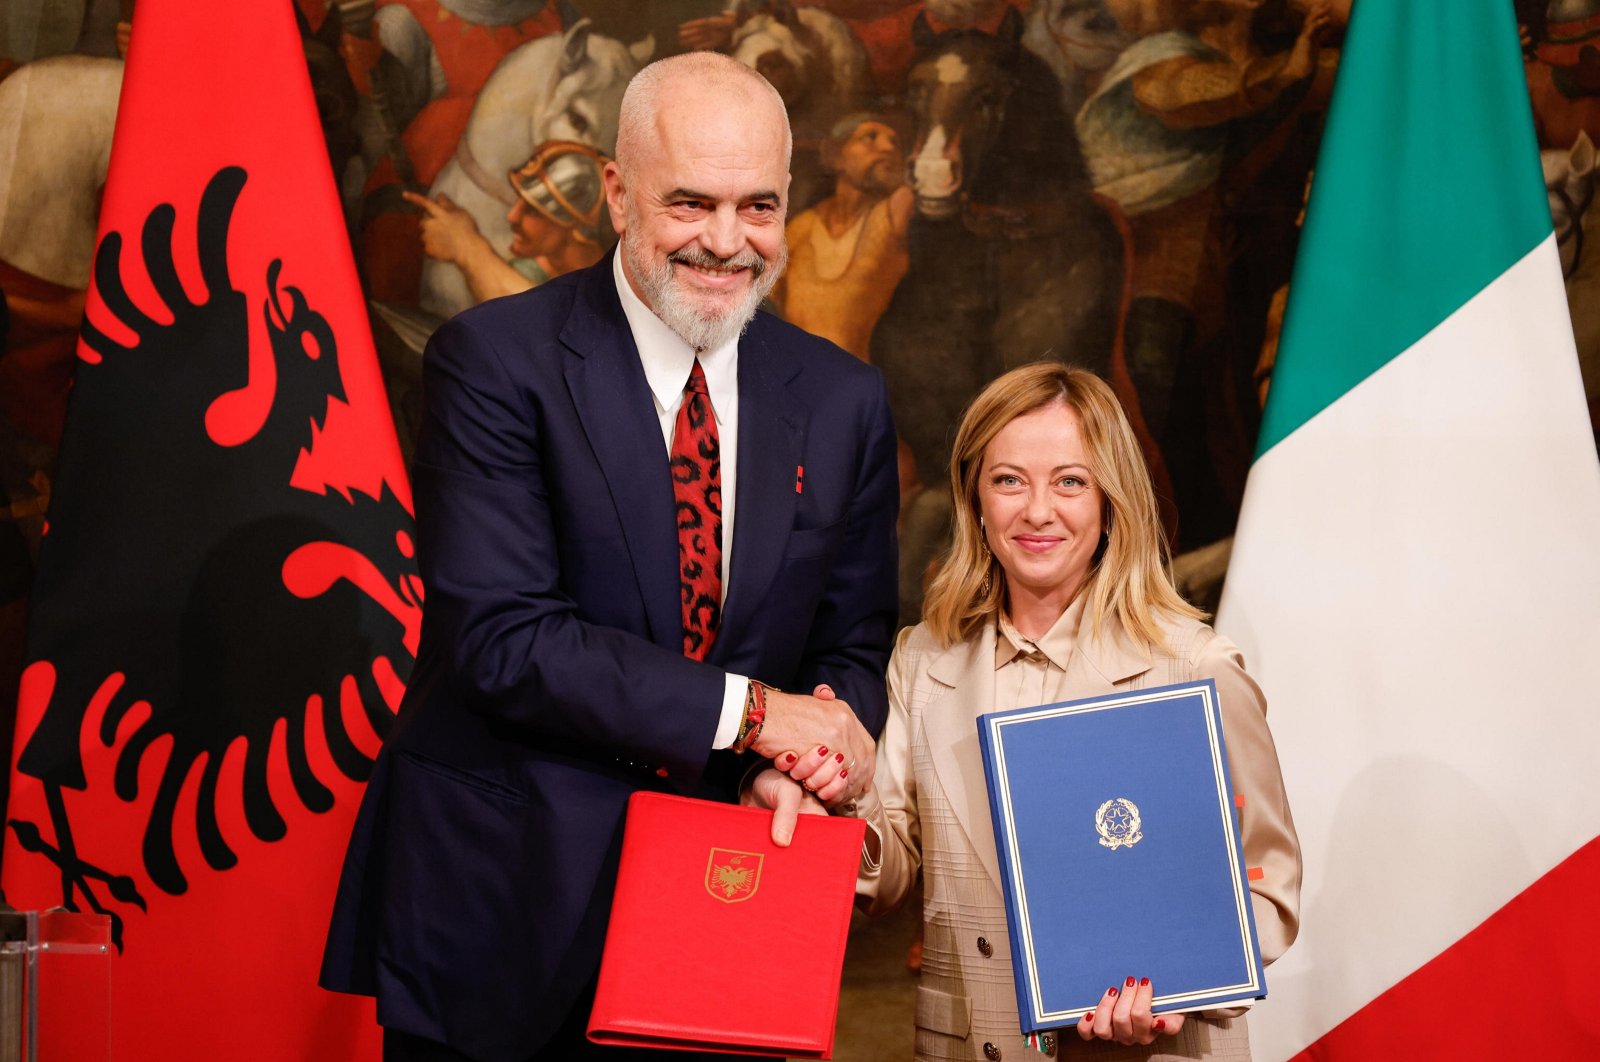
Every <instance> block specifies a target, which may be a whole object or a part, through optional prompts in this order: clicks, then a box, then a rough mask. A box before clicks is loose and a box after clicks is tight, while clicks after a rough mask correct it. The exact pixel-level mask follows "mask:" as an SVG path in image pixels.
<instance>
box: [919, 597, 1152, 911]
mask: <svg viewBox="0 0 1600 1062" xmlns="http://www.w3.org/2000/svg"><path fill="white" fill-rule="evenodd" d="M995 638H996V633H995V627H994V624H993V623H992V622H991V623H988V624H985V625H984V627H983V629H982V630H981V631H980V633H979V634H978V636H977V637H976V638H971V639H968V640H967V641H965V642H962V643H959V644H957V645H954V646H951V647H950V648H949V649H946V650H944V651H943V652H941V653H940V654H938V655H937V656H935V657H934V658H933V659H932V660H931V661H930V662H929V664H928V677H929V678H930V679H931V680H932V681H933V682H934V683H935V689H934V692H933V694H932V698H931V699H930V700H929V703H928V705H927V706H926V707H925V708H924V709H923V726H924V728H925V729H926V732H927V735H928V749H929V753H930V756H931V758H932V760H933V770H934V774H935V775H936V776H937V777H938V779H939V786H940V788H941V789H943V790H944V794H945V798H946V799H947V800H948V801H949V802H950V810H951V812H952V813H953V814H954V815H955V817H956V821H957V822H959V823H960V824H961V829H962V830H963V831H964V832H965V833H966V835H967V840H968V842H969V843H970V844H971V845H972V850H973V851H974V852H975V853H977V856H978V861H979V862H981V863H982V864H983V869H984V870H985V871H986V872H987V873H988V875H989V879H990V880H991V881H993V882H994V886H995V888H996V889H999V888H1001V878H1000V857H999V853H998V850H997V849H996V847H995V840H994V817H993V813H992V812H991V810H990V808H989V787H988V782H987V781H986V776H985V774H984V770H983V752H982V750H981V749H980V748H979V745H978V724H977V718H978V716H979V715H981V714H983V713H985V712H991V711H994V710H995V705H994V652H995V648H994V647H995ZM1149 669H1150V658H1149V657H1148V656H1147V655H1145V654H1144V653H1142V652H1140V651H1139V650H1138V649H1137V648H1136V647H1135V646H1134V645H1133V644H1132V642H1130V641H1129V640H1128V638H1127V636H1126V635H1125V634H1124V633H1123V631H1122V627H1121V625H1120V624H1118V623H1116V622H1115V621H1108V622H1107V624H1106V627H1105V629H1104V631H1102V634H1101V637H1099V638H1096V637H1094V636H1093V633H1092V631H1091V630H1090V623H1089V621H1088V620H1087V619H1086V620H1085V621H1084V623H1083V630H1082V631H1081V632H1080V636H1079V639H1078V642H1077V645H1076V646H1075V647H1074V649H1073V652H1072V656H1071V658H1070V659H1069V660H1068V661H1067V673H1066V681H1065V682H1064V683H1063V685H1062V688H1063V689H1064V690H1066V691H1067V693H1066V697H1065V698H1064V699H1067V700H1081V699H1083V698H1086V697H1098V696H1102V695H1104V694H1108V693H1114V692H1115V691H1116V688H1117V684H1118V683H1122V682H1126V681H1128V680H1129V679H1131V678H1133V677H1135V676H1137V675H1140V674H1142V673H1144V672H1145V671H1148V670H1149Z"/></svg>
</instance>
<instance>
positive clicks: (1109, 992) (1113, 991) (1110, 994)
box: [1106, 988, 1117, 999]
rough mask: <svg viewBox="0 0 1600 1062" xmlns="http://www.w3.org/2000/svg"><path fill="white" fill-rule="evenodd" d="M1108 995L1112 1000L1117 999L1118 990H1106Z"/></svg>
mask: <svg viewBox="0 0 1600 1062" xmlns="http://www.w3.org/2000/svg"><path fill="white" fill-rule="evenodd" d="M1106 995H1108V996H1110V997H1111V998H1112V999H1116V998H1117V990H1116V989H1115V988H1108V989H1106Z"/></svg>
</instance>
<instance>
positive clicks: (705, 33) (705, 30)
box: [678, 12, 739, 52]
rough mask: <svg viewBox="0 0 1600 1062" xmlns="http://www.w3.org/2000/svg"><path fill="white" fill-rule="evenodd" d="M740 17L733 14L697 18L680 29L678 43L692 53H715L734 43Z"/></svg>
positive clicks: (726, 13)
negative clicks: (734, 34)
mask: <svg viewBox="0 0 1600 1062" xmlns="http://www.w3.org/2000/svg"><path fill="white" fill-rule="evenodd" d="M738 22H739V19H738V16H737V15H734V14H733V13H732V12H725V13H723V14H721V15H712V16H711V17H710V18H696V19H691V20H689V21H688V22H685V23H684V24H683V25H681V26H679V27H678V43H679V44H681V45H682V46H683V47H685V48H688V49H690V50H691V51H705V52H714V51H718V50H719V49H722V48H726V47H727V46H728V45H730V44H732V43H733V31H734V29H735V28H736V27H737V26H738Z"/></svg>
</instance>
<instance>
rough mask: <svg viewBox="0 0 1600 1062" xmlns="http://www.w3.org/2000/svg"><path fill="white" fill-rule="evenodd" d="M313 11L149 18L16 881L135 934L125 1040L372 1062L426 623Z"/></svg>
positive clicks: (25, 793)
mask: <svg viewBox="0 0 1600 1062" xmlns="http://www.w3.org/2000/svg"><path fill="white" fill-rule="evenodd" d="M291 5H292V0H270V2H269V0H257V2H252V3H247V4H230V5H225V12H224V11H223V9H219V7H218V5H216V4H215V3H212V2H209V0H163V2H161V3H141V4H140V5H139V6H138V10H137V14H136V18H135V22H134V26H133V30H132V35H131V51H130V54H129V56H128V64H127V70H126V75H125V79H124V86H123V94H122V102H121V106H120V110H119V113H118V118H117V129H116V136H115V140H114V143H113V148H112V159H111V169H110V175H109V178H108V184H107V188H106V192H105V200H104V206H103V209H102V214H101V220H100V239H99V245H98V250H97V254H96V259H95V267H94V281H93V287H92V289H91V291H90V295H89V302H88V310H87V314H86V318H85V324H84V329H83V334H82V340H81V342H80V345H79V365H78V369H77V376H76V381H75V384H74V390H73V396H72V400H71V405H70V408H69V411H68V419H67V427H66V433H65V438H64V440H63V444H62V450H61V455H60V461H59V466H58V469H57V476H56V481H55V493H54V497H53V499H52V502H51V508H50V512H49V514H48V521H49V522H48V530H47V533H46V535H45V539H44V545H43V548H42V551H41V557H40V564H39V570H38V576H37V582H36V584H35V595H34V602H33V611H32V615H31V620H30V629H29V645H28V660H29V663H28V665H27V667H26V671H25V672H24V675H23V681H22V692H21V697H20V699H19V703H18V720H17V731H16V742H15V752H14V754H13V755H14V759H13V763H12V786H11V798H10V803H9V806H8V808H7V826H8V828H7V830H6V833H5V852H4V863H3V867H4V882H3V883H4V888H5V893H6V898H7V899H8V900H9V901H10V902H11V903H12V904H13V905H14V906H17V907H41V908H42V907H48V906H53V905H65V906H68V907H72V908H75V909H78V910H84V911H102V912H105V913H107V914H109V915H110V916H111V917H112V920H113V932H114V937H115V940H116V943H117V945H118V954H117V956H116V957H115V959H114V961H113V985H112V997H113V1003H112V1007H113V1014H112V1028H113V1044H112V1051H113V1057H115V1058H116V1059H117V1060H118V1062H140V1060H144V1059H150V1060H156V1059H160V1060H162V1062H175V1060H177V1062H183V1060H189V1059H193V1060H197V1062H198V1060H202V1059H204V1060H207V1062H210V1060H214V1059H218V1058H229V1059H291V1058H293V1059H334V1058H337V1059H341V1060H342V1059H362V1058H368V1059H375V1058H376V1057H377V1054H378V1038H377V1029H376V1026H375V1024H374V1022H373V1015H372V1011H371V1007H372V1004H371V1001H370V1000H365V999H360V998H357V997H352V996H339V995H334V994H331V993H327V992H323V991H321V990H320V989H318V988H317V987H316V976H317V968H318V964H319V961H320V958H321V949H322V941H323V936H324V933H325V930H326V927H327V924H328V915H329V910H330V907H331V904H332V898H333V893H334V886H335V883H336V880H337V875H338V870H339V865H340V861H341V859H342V857H343V852H344V846H345V842H346V840H347V838H348V835H349V830H350V824H351V821H352V819H353V817H354V814H355V810H356V805H357V803H358V801H359V798H360V791H361V785H362V782H363V780H364V779H365V777H366V774H367V771H368V769H369V768H370V766H371V763H372V759H373V757H374V756H375V755H376V753H377V750H378V747H379V745H380V743H381V740H382V736H383V735H384V734H385V733H386V732H387V730H388V727H389V724H390V721H391V720H392V718H393V712H394V710H395V708H396V707H397V706H398V704H399V700H400V695H401V693H402V690H403V685H404V681H405V678H406V677H407V675H408V674H409V671H410V667H411V663H412V661H413V659H414V657H415V651H416V642H417V635H418V631H419V628H420V619H421V585H420V583H419V581H418V579H417V576H416V564H415V553H414V549H413V544H412V537H411V536H412V530H411V527H412V524H411V516H410V508H411V500H410V494H409V489H408V486H407V483H406V480H405V472H404V465H403V463H402V460H401V456H400V451H399V447H398V445H397V443H396V439H395V434H394V428H393V425H392V422H391V420H390V417H389V411H388V405H387V402H386V399H385V396H384V390H383V385H382V381H381V379H380V377H379V373H378V366H377V357H376V353H375V351H374V348H373V343H372V338H371V335H370V332H369V331H368V327H367V318H366V313H365V309H364V302H363V300H362V295H361V290H360V286H359V283H358V281H357V277H356V272H355V268H354V265H353V262H352V259H351V255H350V251H349V246H348V242H347V237H346V235H345V224H344V219H343V216H342V214H341V211H340V207H339V201H338V197H337V193H336V190H335V186H334V181H333V177H332V173H331V170H330V166H329V162H328V155H327V150H326V148H325V146H324V142H323V138H322V133H321V130H320V127H319V123H318V117H317V111H316V107H315V103H314V100H313V95H312V90H311V84H310V81H309V79H308V75H307V71H306V62H305V58H304V55H303V52H302V46H301V43H300V39H299V36H298V33H297V30H296V24H295V18H294V11H293V8H292V6H291Z"/></svg>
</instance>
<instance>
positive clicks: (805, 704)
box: [755, 685, 877, 806]
mask: <svg viewBox="0 0 1600 1062" xmlns="http://www.w3.org/2000/svg"><path fill="white" fill-rule="evenodd" d="M755 750H756V751H757V752H758V753H760V754H761V755H762V756H765V757H767V758H768V759H771V760H774V761H776V763H777V766H778V768H779V769H780V770H783V771H787V772H788V773H789V775H790V776H791V777H792V778H794V779H795V781H797V782H801V783H803V784H804V785H805V786H806V788H807V789H809V790H810V791H812V792H814V793H816V795H817V797H818V798H819V799H820V800H821V801H822V802H823V803H824V804H827V805H829V806H832V805H834V804H838V803H840V802H842V801H846V800H853V799H855V798H856V797H857V796H859V795H861V793H862V792H864V791H865V790H866V788H867V786H869V785H871V784H872V772H873V768H874V766H875V764H876V761H877V746H876V745H875V744H874V742H873V740H872V735H871V734H869V733H867V730H866V728H865V727H863V726H862V725H861V721H860V720H859V719H857V718H856V716H855V713H854V712H852V711H851V710H850V706H849V705H848V704H846V703H845V702H844V701H841V700H839V699H838V698H837V697H835V696H834V694H833V690H832V689H830V688H829V687H828V686H826V685H821V686H818V687H817V688H816V690H815V693H814V695H813V696H811V697H805V696H801V695H797V694H792V693H779V692H778V691H776V690H772V691H769V692H768V693H767V718H766V722H765V723H764V724H763V725H762V728H761V733H760V735H759V736H758V737H757V738H756V743H755Z"/></svg>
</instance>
